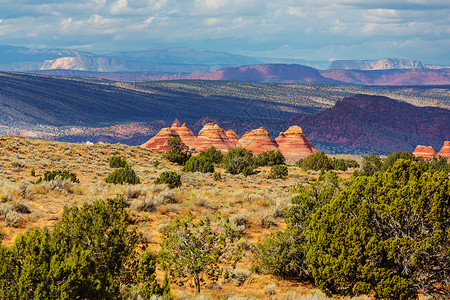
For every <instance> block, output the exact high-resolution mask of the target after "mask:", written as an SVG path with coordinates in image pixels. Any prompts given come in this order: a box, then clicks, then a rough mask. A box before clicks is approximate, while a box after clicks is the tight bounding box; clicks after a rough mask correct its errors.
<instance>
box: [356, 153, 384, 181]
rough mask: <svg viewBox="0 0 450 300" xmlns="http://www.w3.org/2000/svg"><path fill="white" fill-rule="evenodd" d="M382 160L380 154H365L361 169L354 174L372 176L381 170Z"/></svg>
mask: <svg viewBox="0 0 450 300" xmlns="http://www.w3.org/2000/svg"><path fill="white" fill-rule="evenodd" d="M381 166H382V162H381V158H380V156H378V155H376V154H371V155H369V156H364V157H363V161H362V165H361V169H360V170H356V171H355V172H354V173H353V175H354V176H371V175H373V174H375V172H378V171H380V170H381Z"/></svg>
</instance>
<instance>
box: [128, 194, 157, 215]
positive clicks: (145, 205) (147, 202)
mask: <svg viewBox="0 0 450 300" xmlns="http://www.w3.org/2000/svg"><path fill="white" fill-rule="evenodd" d="M156 206H157V202H156V201H155V200H154V198H153V197H151V198H150V197H147V198H145V199H142V200H134V201H133V203H132V204H131V209H133V210H135V211H144V212H154V211H155V210H156Z"/></svg>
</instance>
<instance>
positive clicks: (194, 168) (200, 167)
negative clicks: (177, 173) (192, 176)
mask: <svg viewBox="0 0 450 300" xmlns="http://www.w3.org/2000/svg"><path fill="white" fill-rule="evenodd" d="M182 171H183V172H202V173H213V172H214V165H213V164H212V162H210V161H209V160H207V159H206V158H205V157H204V156H191V158H189V160H188V161H187V162H186V163H185V165H184V167H183V169H182Z"/></svg>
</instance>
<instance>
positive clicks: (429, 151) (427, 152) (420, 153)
mask: <svg viewBox="0 0 450 300" xmlns="http://www.w3.org/2000/svg"><path fill="white" fill-rule="evenodd" d="M413 155H414V156H415V157H422V158H423V159H432V158H433V157H435V156H436V151H434V149H433V147H432V146H428V147H426V146H422V145H418V146H417V147H416V149H415V150H414V152H413Z"/></svg>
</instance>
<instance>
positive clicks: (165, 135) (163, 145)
mask: <svg viewBox="0 0 450 300" xmlns="http://www.w3.org/2000/svg"><path fill="white" fill-rule="evenodd" d="M170 138H177V139H180V140H181V138H180V136H179V135H178V133H177V132H176V131H175V130H173V129H172V128H163V129H161V131H160V132H158V134H157V135H155V136H154V137H152V138H151V139H149V140H148V141H147V142H146V143H144V144H142V145H141V147H143V148H147V149H150V150H153V151H158V152H159V151H168V150H169V144H168V143H167V141H168V140H169V139H170Z"/></svg>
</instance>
